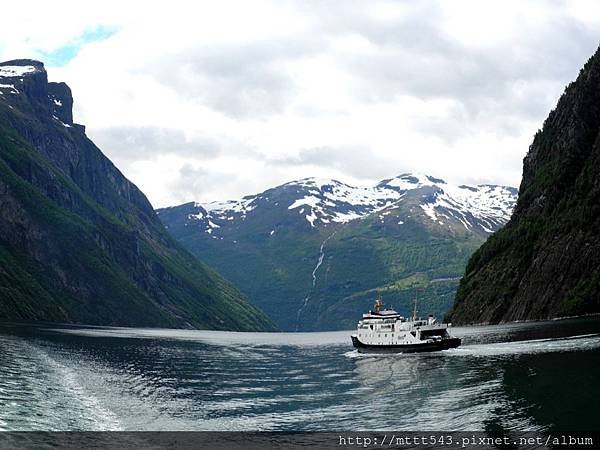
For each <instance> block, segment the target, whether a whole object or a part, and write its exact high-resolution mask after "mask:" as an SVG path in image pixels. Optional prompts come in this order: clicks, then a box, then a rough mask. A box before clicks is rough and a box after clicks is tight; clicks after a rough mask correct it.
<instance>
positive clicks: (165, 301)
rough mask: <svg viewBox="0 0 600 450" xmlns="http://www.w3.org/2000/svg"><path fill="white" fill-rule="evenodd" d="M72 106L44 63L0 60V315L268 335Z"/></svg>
mask: <svg viewBox="0 0 600 450" xmlns="http://www.w3.org/2000/svg"><path fill="white" fill-rule="evenodd" d="M72 105H73V99H72V97H71V91H70V89H69V87H68V86H67V85H66V84H64V83H49V82H48V79H47V74H46V71H45V69H44V66H43V64H42V63H40V62H37V61H31V60H15V61H8V62H4V63H0V319H11V320H14V319H22V320H47V321H61V322H77V323H88V324H103V325H143V326H169V327H195V328H216V329H232V330H265V329H273V328H274V327H273V325H272V323H271V322H270V321H269V320H268V319H267V318H266V317H265V316H264V315H263V314H262V313H261V312H260V311H259V310H257V309H256V308H255V307H253V306H251V305H250V304H249V303H248V302H247V301H246V299H245V297H244V296H243V295H242V294H241V293H240V292H239V291H238V290H237V289H236V288H234V287H233V286H232V285H231V284H229V283H228V282H226V281H225V280H224V279H223V278H222V277H220V276H219V275H218V274H216V273H215V272H214V271H213V270H211V269H209V268H208V267H207V266H205V265H204V264H202V263H200V262H199V261H198V260H196V259H195V258H194V257H193V256H191V255H190V254H189V253H187V252H186V251H185V250H184V249H183V248H181V247H180V246H179V244H177V243H176V242H175V241H174V240H173V239H172V238H171V237H170V236H169V235H168V234H167V233H166V232H165V231H164V228H163V226H162V224H161V223H160V222H159V220H158V219H157V217H156V214H155V213H154V211H153V209H152V206H151V205H150V203H149V202H148V200H147V199H146V197H145V196H144V194H143V193H142V192H141V191H140V190H139V189H138V188H137V187H136V186H135V185H134V184H132V183H131V182H130V181H129V180H127V179H126V178H125V177H124V176H123V175H122V174H121V173H120V172H119V170H118V169H117V168H116V167H115V166H114V165H113V164H112V163H111V161H110V160H109V159H108V158H106V157H105V156H104V154H103V153H102V152H101V151H100V150H99V149H98V148H97V147H96V146H95V145H94V143H93V142H92V141H90V140H89V139H88V138H87V137H86V135H85V128H84V127H83V126H81V125H77V124H75V123H73V116H72Z"/></svg>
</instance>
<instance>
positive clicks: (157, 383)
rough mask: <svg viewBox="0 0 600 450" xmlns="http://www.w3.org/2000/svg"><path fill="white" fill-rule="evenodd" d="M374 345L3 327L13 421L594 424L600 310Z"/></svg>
mask: <svg viewBox="0 0 600 450" xmlns="http://www.w3.org/2000/svg"><path fill="white" fill-rule="evenodd" d="M453 332H454V334H456V335H457V336H459V337H462V338H463V346H462V347H460V348H458V349H453V350H448V351H444V352H437V353H428V354H409V355H402V354H395V355H361V354H358V353H356V352H355V351H354V350H353V349H352V347H351V345H350V338H349V334H350V332H330V333H279V334H277V333H233V332H213V331H187V330H186V331H184V330H164V329H127V328H98V327H72V326H57V325H51V324H45V325H39V324H38V325H24V324H10V323H5V324H0V430H382V429H394V430H419V431H423V430H490V429H491V430H500V429H505V430H507V429H527V430H545V431H561V430H594V429H596V428H597V411H596V409H595V407H594V406H593V405H592V403H593V402H592V401H591V399H597V398H600V387H599V386H598V382H597V380H598V379H600V358H599V357H600V334H599V333H600V318H598V317H588V318H579V319H567V320H559V321H551V322H535V323H520V324H507V325H497V326H487V327H471V328H454V331H453Z"/></svg>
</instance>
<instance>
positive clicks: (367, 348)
mask: <svg viewBox="0 0 600 450" xmlns="http://www.w3.org/2000/svg"><path fill="white" fill-rule="evenodd" d="M351 337H352V345H353V346H354V347H356V349H357V350H358V351H359V352H361V353H418V352H436V351H439V350H448V349H450V348H456V347H458V346H459V345H460V342H461V341H460V339H459V338H450V339H443V340H442V341H440V342H432V343H428V344H397V345H370V344H365V343H363V342H361V341H359V340H358V337H356V336H351Z"/></svg>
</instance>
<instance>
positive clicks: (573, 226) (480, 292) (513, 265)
mask: <svg viewBox="0 0 600 450" xmlns="http://www.w3.org/2000/svg"><path fill="white" fill-rule="evenodd" d="M599 130H600V50H599V51H598V52H597V53H596V54H595V55H594V56H593V57H592V58H590V60H589V61H588V62H587V63H586V64H585V66H584V67H583V69H582V70H581V72H580V73H579V76H578V77H577V79H576V81H574V82H573V83H571V84H570V85H569V86H568V87H567V88H566V89H565V92H564V94H563V95H562V97H561V98H560V100H559V101H558V104H557V106H556V108H555V109H554V110H553V111H552V112H550V115H549V116H548V118H547V119H546V121H545V122H544V126H543V129H542V130H541V131H538V133H537V134H536V135H535V137H534V139H533V143H532V144H531V146H530V148H529V152H528V154H527V156H526V157H525V159H524V161H523V179H522V181H521V187H520V191H519V192H520V193H519V198H518V201H517V205H516V208H515V212H514V215H513V217H512V219H511V220H510V222H509V223H508V224H507V225H506V227H504V228H503V229H502V230H500V231H499V232H497V233H496V234H494V235H493V236H492V237H491V238H490V239H489V240H488V241H487V242H486V244H485V245H483V246H482V247H481V248H480V249H479V250H478V251H477V252H476V253H475V254H474V255H473V257H472V258H471V260H470V261H469V264H468V266H467V268H466V272H465V275H464V277H463V279H462V280H461V282H460V288H459V290H458V293H457V296H456V303H455V305H454V308H453V311H452V314H451V316H452V320H453V321H454V322H456V323H477V322H491V323H496V322H503V321H514V320H530V319H548V318H554V317H560V316H572V315H579V314H588V313H597V312H600V300H599V299H600V296H599V295H598V292H600V133H599Z"/></svg>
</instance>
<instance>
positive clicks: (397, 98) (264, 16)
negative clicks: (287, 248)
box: [0, 0, 600, 206]
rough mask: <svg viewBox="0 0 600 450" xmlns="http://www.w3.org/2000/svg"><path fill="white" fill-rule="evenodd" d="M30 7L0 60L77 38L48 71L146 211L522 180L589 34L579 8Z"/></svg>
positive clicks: (580, 0)
mask: <svg viewBox="0 0 600 450" xmlns="http://www.w3.org/2000/svg"><path fill="white" fill-rule="evenodd" d="M32 1H33V3H32V4H31V7H30V8H27V9H18V8H17V9H16V10H14V11H11V20H9V21H5V22H4V23H3V26H2V27H0V42H1V43H2V44H0V56H2V57H3V58H16V57H41V56H43V55H44V54H46V55H60V54H61V52H63V51H64V49H65V48H69V45H72V44H73V43H74V42H75V43H81V46H78V47H77V51H76V52H73V54H70V55H67V56H68V57H66V58H64V61H62V62H61V61H58V62H54V63H53V64H52V65H54V66H59V65H62V63H63V62H66V60H67V59H68V58H71V57H72V59H70V60H69V61H68V62H66V64H64V65H63V66H62V67H49V69H50V70H49V76H50V78H51V79H53V80H64V81H66V82H68V83H69V84H70V86H71V88H72V89H73V93H74V97H75V117H76V120H77V121H79V122H81V123H85V124H86V126H87V129H88V133H89V134H90V136H91V137H92V138H94V139H95V140H96V141H97V143H98V144H99V145H100V146H101V147H102V148H103V149H104V150H105V151H106V153H107V154H108V155H109V156H110V157H111V158H112V159H113V160H114V161H115V163H116V164H117V165H118V166H119V167H120V168H122V170H123V171H124V173H125V174H126V175H127V176H129V177H131V178H132V180H133V181H134V182H136V183H137V184H138V185H139V186H140V187H141V188H142V190H144V192H146V193H147V194H148V196H149V197H150V199H151V200H152V202H153V203H154V204H155V205H156V206H167V205H170V204H174V203H177V202H181V201H190V200H199V201H208V200H213V199H225V198H232V197H239V196H242V195H245V194H248V193H254V192H259V191H261V190H263V189H266V188H268V187H271V186H273V185H277V184H281V183H284V182H286V181H289V180H290V179H294V178H302V177H306V176H320V177H335V178H337V179H340V180H341V181H346V182H349V183H352V184H361V183H363V184H372V183H373V182H374V181H377V180H378V179H381V178H387V177H390V176H394V175H396V174H398V173H403V172H407V171H420V172H425V173H430V174H432V175H434V176H438V177H440V178H444V179H447V180H448V181H452V182H457V183H472V182H482V183H483V182H486V183H502V184H512V185H518V184H519V182H520V175H521V164H522V158H523V156H524V155H525V153H526V152H527V149H528V146H529V144H530V142H531V139H532V137H533V134H534V133H535V131H536V130H537V129H538V128H539V127H540V126H541V124H542V123H543V120H544V119H545V117H546V116H547V114H548V112H549V111H550V109H551V108H553V107H554V105H555V104H556V101H557V99H558V97H559V96H560V94H561V93H562V91H563V89H564V86H565V85H566V84H567V83H568V82H570V81H572V80H573V79H574V78H575V77H576V76H577V73H578V70H579V68H580V67H581V66H582V65H583V64H584V63H585V61H586V60H587V59H588V57H589V56H590V55H591V54H592V53H593V52H594V51H595V49H596V48H597V46H598V41H599V39H600V31H598V30H600V9H599V8H597V5H596V3H595V2H594V1H590V0H560V1H555V0H530V1H527V2H523V1H520V0H503V1H500V0H491V1H486V2H481V1H480V0H456V1H452V2H445V1H442V0H420V1H418V2H412V1H388V0H373V1H370V2H365V1H362V0H346V1H343V2H337V1H329V0H325V1H323V0H308V1H307V0H302V1H301V0H284V1H280V0H255V1H253V2H244V1H241V0H223V1H220V2H185V1H181V0H172V1H171V2H170V3H169V7H168V8H165V7H164V3H162V2H154V1H149V2H144V7H143V8H140V6H139V4H136V2H117V1H116V0H106V1H105V2H102V3H100V2H86V3H85V4H83V3H82V2H74V1H68V0H57V1H56V2H52V4H48V3H47V2H42V1H36V0H32ZM102 29H104V30H114V33H112V34H111V35H110V36H106V37H103V38H102V39H91V40H90V42H82V40H81V36H83V35H85V33H86V32H89V30H102ZM86 30H87V31H86ZM78 45H79V44H78ZM58 59H59V60H60V59H61V58H58ZM52 65H51V66H52Z"/></svg>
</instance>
